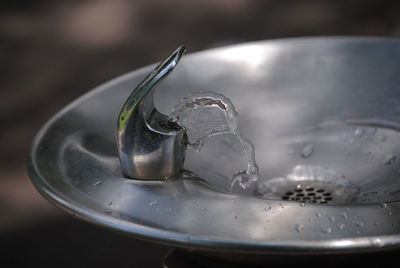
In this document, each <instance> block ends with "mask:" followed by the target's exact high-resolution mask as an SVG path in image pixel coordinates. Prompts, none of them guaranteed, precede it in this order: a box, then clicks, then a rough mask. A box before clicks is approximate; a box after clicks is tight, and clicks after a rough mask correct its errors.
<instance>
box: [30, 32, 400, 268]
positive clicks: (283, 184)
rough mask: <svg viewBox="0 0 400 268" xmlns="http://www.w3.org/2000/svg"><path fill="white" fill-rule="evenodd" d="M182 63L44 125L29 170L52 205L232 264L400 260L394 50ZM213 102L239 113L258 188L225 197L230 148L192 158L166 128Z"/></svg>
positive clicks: (346, 45)
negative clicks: (189, 104)
mask: <svg viewBox="0 0 400 268" xmlns="http://www.w3.org/2000/svg"><path fill="white" fill-rule="evenodd" d="M184 50H185V49H184V48H183V47H180V48H178V49H177V50H176V51H175V52H174V53H173V54H172V55H171V56H170V57H168V58H167V59H166V60H164V61H162V62H161V63H160V64H159V65H157V66H154V65H152V66H148V67H144V68H141V69H139V70H136V71H133V72H130V73H128V74H125V75H123V76H120V77H118V78H116V79H114V80H112V81H110V82H107V83H105V84H103V85H101V86H99V87H97V88H95V89H94V90H92V91H90V92H88V93H87V94H85V95H84V96H82V97H80V98H78V99H77V100H75V101H74V102H72V103H71V104H69V105H68V106H67V107H65V108H64V109H63V110H62V111H60V112H59V113H58V114H56V115H55V116H54V117H53V118H52V119H50V121H49V122H48V123H46V124H45V126H43V128H42V129H41V130H40V131H39V133H38V134H37V136H36V137H35V139H34V141H33V144H32V147H31V150H30V153H29V160H28V164H27V168H28V172H29V175H30V177H31V179H32V182H33V184H34V185H35V187H36V189H37V190H38V191H39V192H40V193H41V194H42V195H43V196H44V197H45V198H46V199H48V200H49V201H50V202H52V203H53V204H55V205H56V206H57V207H60V208H62V209H64V210H65V211H67V212H68V213H70V214H72V215H73V216H74V217H77V218H79V219H82V220H84V221H87V222H90V223H93V224H96V225H100V226H102V227H105V228H107V229H111V230H113V231H118V232H120V233H122V234H125V235H128V236H132V237H135V238H140V239H144V240H148V241H152V242H155V243H162V244H166V245H171V246H173V247H175V248H179V249H181V250H184V251H188V252H192V253H191V254H193V252H194V254H195V255H196V256H207V257H208V258H212V259H218V260H229V261H230V262H237V263H262V262H265V261H266V260H268V259H269V258H272V257H273V256H275V257H276V256H278V258H281V257H282V258H286V257H287V256H290V257H293V258H301V257H302V256H317V255H320V254H326V255H332V254H349V255H351V254H360V253H366V252H381V251H386V250H391V249H397V248H398V247H399V245H400V180H399V176H400V161H399V157H398V156H399V153H400V109H399V107H400V105H399V104H400V75H399V71H400V41H398V40H396V39H385V38H355V37H354V38H353V37H330V38H327V37H323V38H293V39H282V40H268V41H259V42H252V43H245V44H239V45H233V46H228V47H222V48H216V49H210V50H206V51H201V52H196V53H192V54H188V55H185V56H183V57H182V55H183V53H184ZM181 57H182V58H181ZM179 61H180V63H179V64H178V62H179ZM173 69H174V71H173V72H171V71H172V70H173ZM167 76H168V77H167ZM166 77H167V78H166ZM164 78H166V79H165V80H163V79H164ZM161 81H162V83H161ZM156 85H157V89H156V87H155V86H156ZM133 88H135V89H134V90H132V89H133ZM204 90H207V91H212V92H216V93H218V94H221V96H222V95H223V96H225V97H227V98H228V99H230V100H231V101H232V103H233V104H234V106H235V109H236V111H237V114H238V120H239V121H238V125H239V127H240V131H241V134H242V135H243V137H246V139H247V140H248V141H250V142H251V143H252V144H253V145H254V148H255V156H256V160H257V164H258V166H259V169H260V176H259V178H258V180H257V181H255V182H253V183H251V184H249V185H246V187H241V186H240V185H239V184H238V183H232V175H233V174H235V172H237V171H238V170H239V169H240V168H238V166H246V163H247V162H246V158H245V157H243V153H242V151H241V144H240V143H239V142H238V141H237V139H236V138H235V136H234V135H231V134H230V133H225V134H221V135H214V136H211V137H208V138H207V139H206V141H205V142H204V145H203V147H202V148H201V150H199V151H195V150H191V149H190V148H189V147H190V146H188V145H189V142H190V136H189V137H188V135H187V133H186V129H185V126H184V125H181V124H179V123H178V122H176V121H174V120H172V119H171V117H169V116H168V115H169V114H170V111H171V109H172V108H173V107H174V106H175V105H176V103H178V101H179V100H181V99H182V98H184V97H185V96H188V95H190V94H193V93H194V92H203V91H204ZM213 100H214V101H215V102H212V105H214V106H215V105H217V106H218V105H220V104H219V103H218V102H217V99H213ZM217 108H218V107H217ZM222 108H223V107H222ZM210 120H212V118H207V120H206V121H210ZM241 169H243V167H242V168H241ZM233 253H234V254H233Z"/></svg>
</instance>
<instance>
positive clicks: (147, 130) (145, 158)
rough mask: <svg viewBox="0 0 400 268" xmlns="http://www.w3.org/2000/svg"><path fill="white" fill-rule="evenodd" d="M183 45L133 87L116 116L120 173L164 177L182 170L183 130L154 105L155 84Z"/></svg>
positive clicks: (179, 53)
mask: <svg viewBox="0 0 400 268" xmlns="http://www.w3.org/2000/svg"><path fill="white" fill-rule="evenodd" d="M185 51H186V48H185V47H184V46H180V47H179V48H178V49H176V50H175V51H174V52H173V53H172V54H171V55H170V56H169V57H168V58H166V59H165V60H164V61H162V62H161V63H160V64H158V65H157V67H156V68H155V69H154V70H153V71H152V72H151V73H150V74H148V75H147V77H146V78H145V79H144V80H143V81H142V82H141V83H140V84H139V85H138V86H137V87H136V88H135V89H134V90H133V92H132V93H131V95H130V96H129V97H128V99H127V100H126V101H125V104H124V105H123V106H122V109H121V111H120V114H119V117H118V126H117V146H118V152H119V159H120V163H121V167H122V171H123V174H124V175H125V176H127V177H130V178H134V179H143V180H160V179H165V178H168V177H171V176H174V175H177V174H179V173H180V172H181V170H182V168H183V162H184V158H185V150H186V143H187V139H186V138H185V137H186V133H185V130H184V129H183V128H182V127H180V126H179V125H178V124H176V123H175V122H172V121H171V120H169V118H168V116H167V115H164V114H162V113H160V112H159V111H158V110H157V109H156V107H155V106H154V99H153V98H154V91H155V88H156V86H157V85H158V84H159V83H160V82H161V81H162V80H163V79H164V78H165V77H166V76H167V75H168V74H169V73H170V72H171V71H172V70H173V69H174V68H175V67H176V65H177V64H178V62H179V60H180V59H181V57H182V55H183V53H184V52H185Z"/></svg>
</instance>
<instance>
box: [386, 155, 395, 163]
mask: <svg viewBox="0 0 400 268" xmlns="http://www.w3.org/2000/svg"><path fill="white" fill-rule="evenodd" d="M395 161H396V156H395V155H393V154H389V155H388V156H387V157H386V161H385V165H392V164H393V163H394V162H395Z"/></svg>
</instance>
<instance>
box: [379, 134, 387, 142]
mask: <svg viewBox="0 0 400 268" xmlns="http://www.w3.org/2000/svg"><path fill="white" fill-rule="evenodd" d="M385 140H386V137H385V136H384V135H378V141H381V142H384V141H385Z"/></svg>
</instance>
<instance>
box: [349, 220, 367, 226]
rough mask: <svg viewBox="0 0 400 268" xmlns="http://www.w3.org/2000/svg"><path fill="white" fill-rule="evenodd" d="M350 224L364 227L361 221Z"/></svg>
mask: <svg viewBox="0 0 400 268" xmlns="http://www.w3.org/2000/svg"><path fill="white" fill-rule="evenodd" d="M352 224H353V225H355V226H357V227H363V226H364V223H362V222H361V221H353V222H352Z"/></svg>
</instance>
